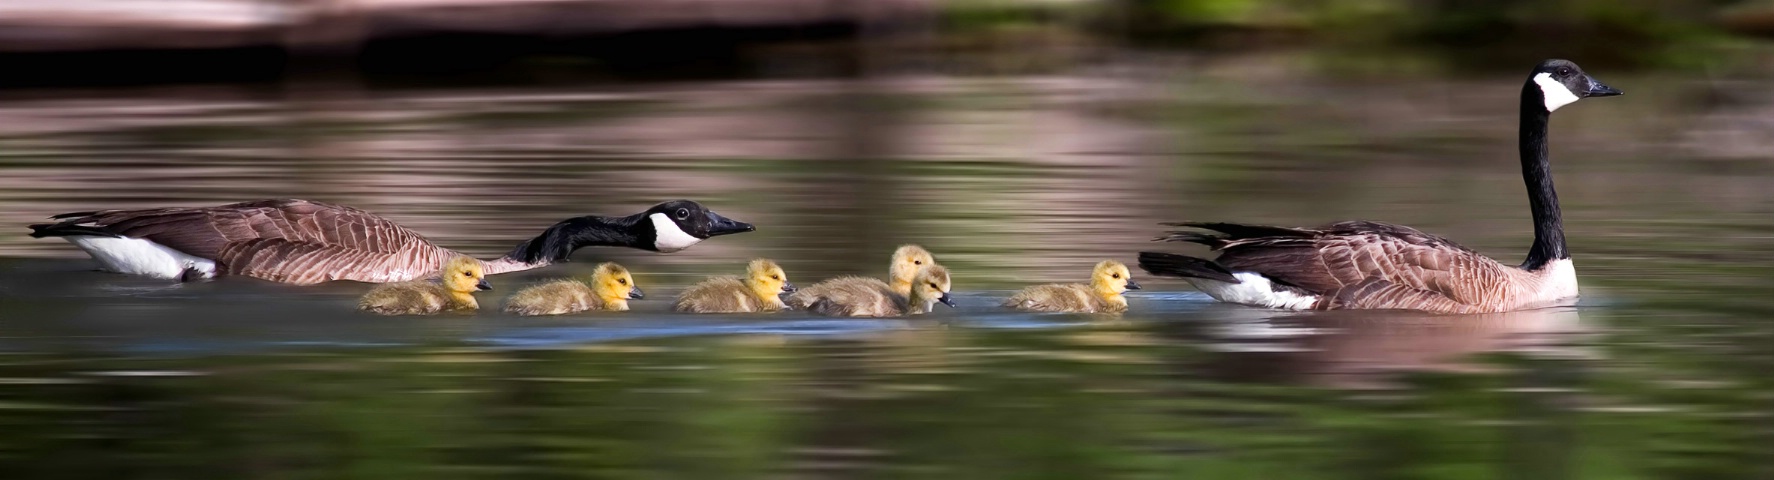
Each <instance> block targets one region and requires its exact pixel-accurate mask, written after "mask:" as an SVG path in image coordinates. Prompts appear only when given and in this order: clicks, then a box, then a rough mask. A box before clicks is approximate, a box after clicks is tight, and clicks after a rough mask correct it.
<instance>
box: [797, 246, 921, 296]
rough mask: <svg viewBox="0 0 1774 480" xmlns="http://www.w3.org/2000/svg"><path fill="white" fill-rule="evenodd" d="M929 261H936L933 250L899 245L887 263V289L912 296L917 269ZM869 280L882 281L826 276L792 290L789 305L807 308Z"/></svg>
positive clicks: (870, 279) (869, 279)
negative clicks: (801, 287) (832, 293)
mask: <svg viewBox="0 0 1774 480" xmlns="http://www.w3.org/2000/svg"><path fill="white" fill-rule="evenodd" d="M926 265H936V257H935V256H932V255H930V252H929V251H927V250H924V247H920V246H917V245H900V246H899V248H898V249H895V250H894V251H893V260H892V261H891V262H890V263H888V264H887V281H888V282H889V286H888V289H889V290H892V291H893V292H894V293H897V294H899V296H902V297H905V296H910V295H911V293H912V279H913V277H915V276H917V275H918V270H919V269H922V268H924V267H925V266H926ZM870 282H873V283H882V282H881V281H880V280H875V279H872V278H867V277H857V276H843V277H838V278H832V279H827V280H825V281H822V282H819V283H815V284H813V285H812V286H809V287H807V288H803V289H800V291H797V292H795V293H793V294H790V295H789V296H788V299H787V300H786V302H787V304H788V306H789V307H790V308H795V309H800V310H805V309H806V308H807V306H809V305H812V304H813V302H814V301H815V300H818V299H819V297H822V296H826V295H827V294H829V293H830V292H832V291H833V289H836V288H839V287H845V288H851V287H855V286H856V285H863V284H869V285H872V283H870Z"/></svg>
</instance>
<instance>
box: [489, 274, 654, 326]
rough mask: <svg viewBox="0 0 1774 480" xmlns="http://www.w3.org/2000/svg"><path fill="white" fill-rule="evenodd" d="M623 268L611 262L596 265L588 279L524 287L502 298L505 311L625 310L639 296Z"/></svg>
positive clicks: (519, 312) (573, 311)
mask: <svg viewBox="0 0 1774 480" xmlns="http://www.w3.org/2000/svg"><path fill="white" fill-rule="evenodd" d="M642 296H643V295H642V294H641V290H640V287H637V286H636V285H635V284H634V276H633V275H631V274H630V273H629V272H628V269H627V268H623V267H622V266H621V265H617V264H615V263H604V264H600V265H598V266H597V269H596V270H595V271H594V272H593V273H592V275H591V278H589V279H586V280H584V281H581V280H572V279H567V280H555V281H550V282H545V283H540V284H536V285H532V286H529V287H525V288H524V289H523V290H519V291H518V292H517V293H514V294H512V295H511V298H507V299H506V300H505V311H506V312H507V313H514V314H518V315H565V314H569V313H578V312H584V311H591V310H603V311H612V312H620V311H626V310H628V301H629V300H630V299H639V298H642Z"/></svg>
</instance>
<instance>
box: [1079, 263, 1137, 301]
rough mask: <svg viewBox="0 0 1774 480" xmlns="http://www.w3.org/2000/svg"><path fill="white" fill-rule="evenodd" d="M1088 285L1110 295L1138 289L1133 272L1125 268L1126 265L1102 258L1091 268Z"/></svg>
mask: <svg viewBox="0 0 1774 480" xmlns="http://www.w3.org/2000/svg"><path fill="white" fill-rule="evenodd" d="M1090 286H1091V288H1092V289H1093V290H1096V291H1097V292H1100V293H1102V294H1106V295H1110V296H1113V295H1120V294H1123V293H1127V291H1128V290H1139V289H1140V284H1138V283H1134V281H1133V274H1132V273H1131V272H1129V271H1128V270H1127V265H1122V264H1121V262H1117V261H1114V260H1103V261H1102V262H1101V263H1098V264H1096V268H1094V269H1091V271H1090Z"/></svg>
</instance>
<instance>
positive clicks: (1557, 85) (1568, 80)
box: [1526, 59, 1621, 113]
mask: <svg viewBox="0 0 1774 480" xmlns="http://www.w3.org/2000/svg"><path fill="white" fill-rule="evenodd" d="M1526 88H1527V90H1528V91H1530V92H1536V93H1537V94H1538V95H1539V97H1540V100H1541V104H1542V105H1544V106H1545V107H1546V113H1552V112H1553V111H1555V110H1558V107H1563V106H1565V105H1570V104H1571V103H1574V102H1576V101H1577V100H1581V99H1584V98H1589V97H1611V96H1614V95H1619V94H1620V93H1621V92H1620V91H1619V90H1616V89H1614V87H1610V86H1607V85H1603V84H1602V82H1599V81H1596V79H1595V77H1591V76H1589V74H1587V73H1583V68H1581V67H1578V66H1577V63H1576V62H1572V61H1570V60H1561V59H1552V60H1547V61H1544V62H1540V65H1538V66H1535V67H1534V73H1533V74H1531V75H1529V76H1528V85H1527V87H1526Z"/></svg>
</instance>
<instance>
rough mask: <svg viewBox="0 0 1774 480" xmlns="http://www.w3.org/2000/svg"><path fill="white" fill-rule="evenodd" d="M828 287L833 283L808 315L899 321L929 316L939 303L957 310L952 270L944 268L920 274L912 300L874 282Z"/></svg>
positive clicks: (846, 280) (851, 280)
mask: <svg viewBox="0 0 1774 480" xmlns="http://www.w3.org/2000/svg"><path fill="white" fill-rule="evenodd" d="M825 283H830V285H829V288H827V289H825V290H824V293H822V294H820V295H819V296H818V297H816V298H813V299H811V300H810V301H809V302H808V303H807V306H806V307H805V308H806V309H807V311H809V312H813V313H816V314H819V315H825V316H831V317H898V316H904V315H917V314H922V313H929V312H930V309H931V308H934V307H935V306H936V302H942V304H943V305H948V306H950V307H954V306H955V302H954V300H952V299H950V298H949V287H950V283H949V270H948V269H947V268H943V266H942V265H927V266H925V267H924V268H923V269H920V270H918V274H917V276H915V277H913V279H912V282H911V283H910V285H908V287H907V288H908V289H909V290H911V295H909V296H907V295H900V294H899V292H895V291H893V289H892V287H890V286H888V285H887V283H886V282H882V281H880V280H876V279H873V278H863V277H843V278H836V279H832V280H829V281H827V282H825Z"/></svg>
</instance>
